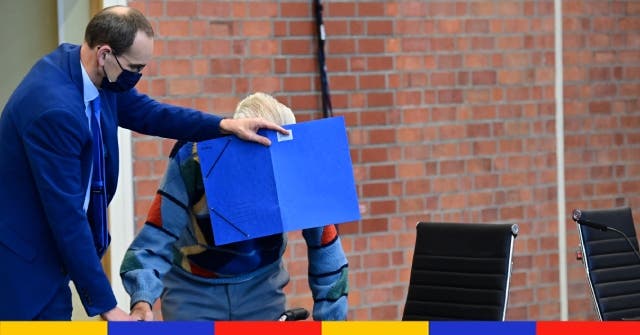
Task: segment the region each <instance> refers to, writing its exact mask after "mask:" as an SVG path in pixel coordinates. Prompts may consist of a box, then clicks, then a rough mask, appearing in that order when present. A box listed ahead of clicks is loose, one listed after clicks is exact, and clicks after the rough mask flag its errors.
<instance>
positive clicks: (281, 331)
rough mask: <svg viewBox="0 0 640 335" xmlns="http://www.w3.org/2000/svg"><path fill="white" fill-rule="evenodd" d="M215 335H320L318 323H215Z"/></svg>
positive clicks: (320, 329)
mask: <svg viewBox="0 0 640 335" xmlns="http://www.w3.org/2000/svg"><path fill="white" fill-rule="evenodd" d="M213 327H214V334H215V335H250V334H259V335H320V334H321V332H322V325H321V323H320V322H319V321H289V322H278V321H216V322H214V324H213Z"/></svg>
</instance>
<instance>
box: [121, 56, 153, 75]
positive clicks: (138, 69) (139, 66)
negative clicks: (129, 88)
mask: <svg viewBox="0 0 640 335" xmlns="http://www.w3.org/2000/svg"><path fill="white" fill-rule="evenodd" d="M121 57H122V58H124V59H127V58H126V57H124V56H122V55H121ZM113 58H115V59H116V63H118V66H119V67H120V69H121V70H122V71H126V70H127V69H125V68H124V67H123V66H122V64H120V61H119V60H118V56H116V54H115V53H114V54H113ZM127 61H129V60H128V59H127ZM145 66H147V65H146V64H132V63H129V65H128V67H129V68H130V69H131V70H133V72H135V73H140V72H141V71H142V69H144V67H145Z"/></svg>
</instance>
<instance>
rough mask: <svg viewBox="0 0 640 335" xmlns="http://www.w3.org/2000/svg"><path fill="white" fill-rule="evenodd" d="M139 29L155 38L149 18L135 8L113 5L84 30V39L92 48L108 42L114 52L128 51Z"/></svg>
mask: <svg viewBox="0 0 640 335" xmlns="http://www.w3.org/2000/svg"><path fill="white" fill-rule="evenodd" d="M138 31H142V32H144V33H145V34H147V36H149V37H151V38H153V35H154V34H153V27H151V23H150V22H149V20H147V18H146V17H145V16H144V15H143V14H142V13H140V11H138V10H137V9H135V8H131V7H125V6H111V7H107V8H105V9H103V10H101V11H100V12H99V13H98V14H96V15H95V16H94V17H93V18H92V19H91V21H89V24H88V25H87V29H86V30H85V32H84V40H85V42H86V43H87V44H88V45H89V47H90V48H93V47H95V46H96V45H101V44H108V45H109V46H110V47H111V49H113V52H114V54H116V55H120V54H122V53H124V52H126V51H127V50H128V49H129V48H130V47H131V45H133V41H134V39H135V38H136V34H137V33H138Z"/></svg>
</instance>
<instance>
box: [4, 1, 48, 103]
mask: <svg viewBox="0 0 640 335" xmlns="http://www.w3.org/2000/svg"><path fill="white" fill-rule="evenodd" d="M56 13H57V11H56V1H55V0H23V1H0V45H1V46H2V47H1V48H0V59H1V60H2V61H0V75H1V76H2V80H0V107H1V108H4V105H5V103H6V102H7V99H8V98H9V96H10V95H11V93H12V92H13V90H14V89H15V87H16V86H17V85H18V83H19V82H20V80H21V79H22V77H23V76H24V74H25V73H26V72H27V71H29V69H30V68H31V66H32V65H33V63H34V62H35V61H36V60H37V59H38V58H40V56H42V55H43V54H45V53H46V52H48V51H50V50H52V49H53V48H55V47H56V45H57V44H58V24H57V18H56ZM25 18H29V19H25Z"/></svg>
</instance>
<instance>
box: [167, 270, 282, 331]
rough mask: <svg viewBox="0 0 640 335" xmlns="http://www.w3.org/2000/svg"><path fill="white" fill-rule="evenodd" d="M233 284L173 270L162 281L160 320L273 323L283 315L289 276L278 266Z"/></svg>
mask: <svg viewBox="0 0 640 335" xmlns="http://www.w3.org/2000/svg"><path fill="white" fill-rule="evenodd" d="M267 267H268V268H269V269H267V271H264V272H263V273H260V274H258V275H257V276H255V277H253V278H251V279H248V280H246V281H243V282H241V283H236V284H219V283H214V282H213V281H212V280H209V279H207V278H202V277H198V276H194V275H192V274H190V273H187V272H185V271H184V270H182V269H180V268H177V267H173V268H172V269H171V270H170V271H169V272H168V273H167V274H166V275H165V276H164V278H163V282H164V285H165V289H164V292H163V293H162V297H161V298H162V316H163V319H164V320H168V321H169V320H180V321H193V320H209V321H215V320H276V319H278V317H279V316H280V314H282V312H284V310H285V304H286V297H285V295H284V292H283V288H284V287H285V285H287V283H288V282H289V273H288V272H287V271H286V270H285V269H284V267H283V266H282V263H281V262H280V261H278V262H277V263H276V264H272V265H269V266H267Z"/></svg>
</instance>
